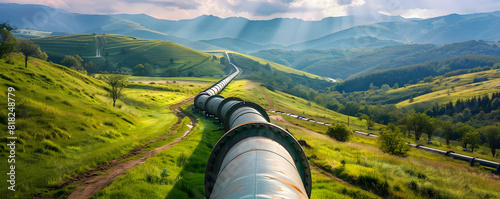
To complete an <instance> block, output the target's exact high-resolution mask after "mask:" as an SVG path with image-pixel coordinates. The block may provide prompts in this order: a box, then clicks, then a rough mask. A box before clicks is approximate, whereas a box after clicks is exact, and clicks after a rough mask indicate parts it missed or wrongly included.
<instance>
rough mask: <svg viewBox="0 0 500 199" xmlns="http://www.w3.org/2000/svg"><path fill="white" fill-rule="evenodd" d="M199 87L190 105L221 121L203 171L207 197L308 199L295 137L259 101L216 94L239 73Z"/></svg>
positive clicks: (305, 167)
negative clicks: (221, 131) (221, 130)
mask: <svg viewBox="0 0 500 199" xmlns="http://www.w3.org/2000/svg"><path fill="white" fill-rule="evenodd" d="M226 55H227V57H228V61H229V63H230V64H231V65H232V66H233V67H234V68H235V69H236V72H234V73H232V74H231V75H229V76H227V77H226V78H224V79H222V80H221V81H219V82H217V83H216V84H214V85H213V86H211V87H210V88H208V89H207V90H205V91H203V92H200V93H199V94H198V95H197V96H196V97H195V99H194V106H195V109H196V110H197V111H199V112H202V113H203V114H205V115H206V116H213V117H215V118H216V119H218V121H219V122H221V123H223V124H224V128H225V129H226V131H227V132H226V133H225V134H224V136H222V137H221V138H220V139H219V141H218V142H217V144H216V145H215V147H214V148H213V150H212V154H211V155H210V157H209V161H208V164H207V168H206V170H205V195H206V197H207V198H274V197H277V198H309V197H310V196H311V189H312V182H311V170H310V168H309V162H308V161H307V157H306V155H305V153H304V151H303V150H302V147H301V146H300V144H299V142H298V141H297V140H296V139H295V138H294V137H293V136H292V135H291V134H290V133H289V132H287V131H286V130H284V129H283V128H281V127H279V126H277V125H275V124H272V123H270V122H269V121H270V120H269V116H268V115H267V113H266V111H265V110H264V109H263V108H262V107H261V106H259V105H257V104H255V103H252V102H247V101H243V100H241V99H239V98H236V97H230V98H224V97H222V96H219V95H217V94H218V93H220V92H221V91H222V90H223V89H224V88H225V87H226V86H227V85H228V84H229V83H230V82H231V81H232V80H233V79H234V78H235V77H236V76H237V75H238V74H239V72H240V70H239V69H238V68H237V67H236V66H235V65H234V64H233V63H231V60H230V59H229V55H228V54H227V53H226Z"/></svg>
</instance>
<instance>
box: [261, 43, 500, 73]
mask: <svg viewBox="0 0 500 199" xmlns="http://www.w3.org/2000/svg"><path fill="white" fill-rule="evenodd" d="M467 54H478V55H496V56H500V48H499V47H498V44H497V43H492V42H484V41H468V42H461V43H454V44H448V45H444V46H436V45H433V44H412V45H399V46H387V47H382V48H375V49H328V50H318V49H315V50H312V49H310V50H302V51H289V50H266V51H259V52H256V53H252V54H251V55H253V56H256V57H260V58H263V59H267V60H270V61H274V62H276V63H280V64H283V65H286V66H289V67H293V68H296V69H300V70H303V71H306V72H310V73H312V74H316V75H321V76H326V77H331V78H340V79H347V78H353V77H357V76H361V75H364V74H368V73H371V72H376V71H377V70H385V69H390V68H398V67H402V66H407V65H413V64H418V63H422V62H426V61H432V60H437V61H440V60H444V59H449V58H453V57H456V56H461V55H467Z"/></svg>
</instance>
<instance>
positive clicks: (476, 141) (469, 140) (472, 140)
mask: <svg viewBox="0 0 500 199" xmlns="http://www.w3.org/2000/svg"><path fill="white" fill-rule="evenodd" d="M462 142H465V146H466V148H467V144H469V145H470V149H471V151H472V152H474V149H476V148H479V145H481V137H480V135H479V133H478V132H477V131H474V132H472V131H470V132H468V133H466V134H465V135H464V136H463V137H462Z"/></svg>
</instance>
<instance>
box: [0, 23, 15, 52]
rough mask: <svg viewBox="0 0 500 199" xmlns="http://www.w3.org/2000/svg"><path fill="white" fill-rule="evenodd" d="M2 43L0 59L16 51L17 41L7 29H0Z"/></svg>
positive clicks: (0, 45)
mask: <svg viewBox="0 0 500 199" xmlns="http://www.w3.org/2000/svg"><path fill="white" fill-rule="evenodd" d="M0 36H1V39H2V43H1V44H0V57H1V56H2V55H5V54H8V53H11V52H14V51H17V48H18V44H17V40H16V38H15V37H14V35H12V33H11V32H9V31H8V30H7V29H0Z"/></svg>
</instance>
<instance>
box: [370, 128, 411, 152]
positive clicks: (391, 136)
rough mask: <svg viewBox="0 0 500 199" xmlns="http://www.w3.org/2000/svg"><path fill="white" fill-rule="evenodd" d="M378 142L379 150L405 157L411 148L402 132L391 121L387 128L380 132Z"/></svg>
mask: <svg viewBox="0 0 500 199" xmlns="http://www.w3.org/2000/svg"><path fill="white" fill-rule="evenodd" d="M378 142H379V144H380V150H381V151H383V152H384V153H389V154H392V155H396V156H401V157H406V156H408V151H410V150H411V146H410V145H408V144H407V143H406V141H405V140H404V134H403V133H402V132H401V131H400V130H399V128H398V127H397V126H396V125H395V124H393V123H389V125H388V126H387V129H385V130H384V131H382V132H380V137H379V138H378Z"/></svg>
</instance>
